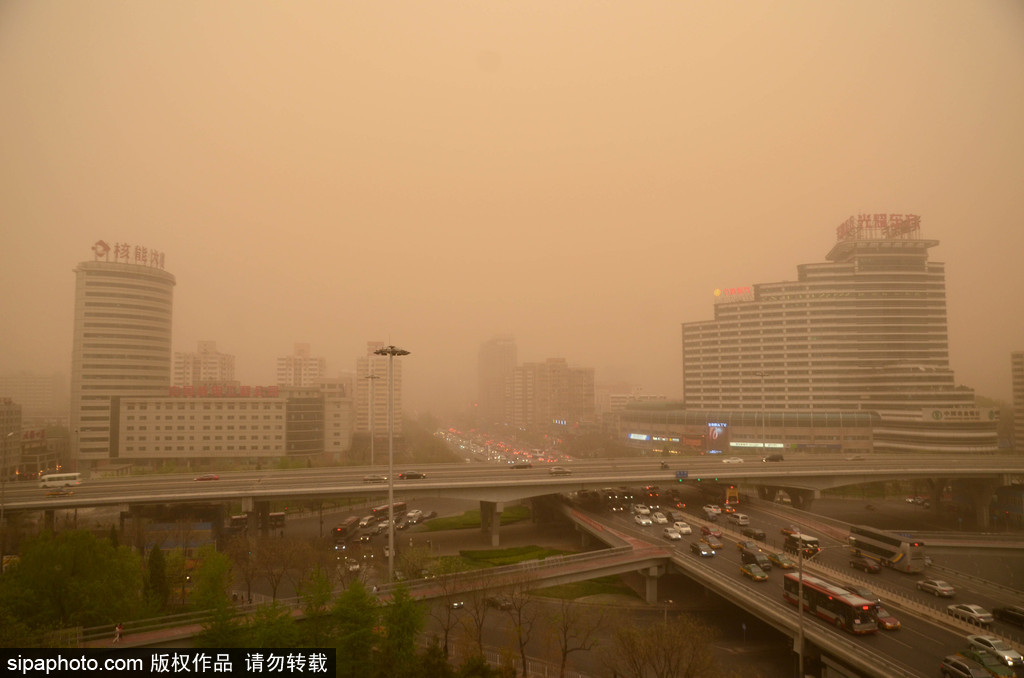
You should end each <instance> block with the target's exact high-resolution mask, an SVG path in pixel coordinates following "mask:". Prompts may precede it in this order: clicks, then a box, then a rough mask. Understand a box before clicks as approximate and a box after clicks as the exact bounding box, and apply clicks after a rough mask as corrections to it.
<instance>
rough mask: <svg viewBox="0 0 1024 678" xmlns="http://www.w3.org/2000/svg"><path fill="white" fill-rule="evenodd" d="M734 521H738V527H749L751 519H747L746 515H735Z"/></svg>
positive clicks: (733, 515)
mask: <svg viewBox="0 0 1024 678" xmlns="http://www.w3.org/2000/svg"><path fill="white" fill-rule="evenodd" d="M732 519H733V520H735V521H736V524H737V525H749V524H750V518H749V517H747V514H746V513H733V514H732Z"/></svg>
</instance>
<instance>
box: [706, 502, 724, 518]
mask: <svg viewBox="0 0 1024 678" xmlns="http://www.w3.org/2000/svg"><path fill="white" fill-rule="evenodd" d="M721 512H722V509H721V507H719V506H718V505H717V504H704V513H713V514H715V515H716V516H717V515H718V514H720V513H721Z"/></svg>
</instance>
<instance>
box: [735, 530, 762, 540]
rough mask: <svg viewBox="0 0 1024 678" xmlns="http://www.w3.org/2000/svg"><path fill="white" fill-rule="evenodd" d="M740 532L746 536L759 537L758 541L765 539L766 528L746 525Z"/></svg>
mask: <svg viewBox="0 0 1024 678" xmlns="http://www.w3.org/2000/svg"><path fill="white" fill-rule="evenodd" d="M740 534H742V535H743V536H744V537H750V538H751V539H757V540H758V541H764V538H765V534H764V530H762V529H761V528H759V527H744V528H743V529H742V530H740Z"/></svg>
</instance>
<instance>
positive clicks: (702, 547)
mask: <svg viewBox="0 0 1024 678" xmlns="http://www.w3.org/2000/svg"><path fill="white" fill-rule="evenodd" d="M690 550H691V551H693V552H694V554H696V555H698V556H701V557H702V558H710V557H711V556H713V555H715V550H714V549H713V548H711V547H710V546H708V545H707V544H705V543H704V542H701V541H695V542H692V543H691V544H690Z"/></svg>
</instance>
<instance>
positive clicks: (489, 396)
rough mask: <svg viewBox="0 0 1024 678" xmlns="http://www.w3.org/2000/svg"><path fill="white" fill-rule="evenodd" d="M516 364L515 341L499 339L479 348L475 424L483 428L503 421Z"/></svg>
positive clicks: (508, 337)
mask: <svg viewBox="0 0 1024 678" xmlns="http://www.w3.org/2000/svg"><path fill="white" fill-rule="evenodd" d="M517 360H518V355H517V349H516V340H515V337H513V336H512V335H510V334H504V335H499V336H496V337H493V338H491V339H488V340H487V341H485V342H484V343H482V344H480V351H479V353H478V356H477V408H476V414H477V419H478V421H479V422H480V423H481V424H482V425H483V426H485V427H487V426H490V425H492V424H494V423H496V422H504V421H505V400H506V395H507V389H509V388H510V386H511V378H512V373H513V372H514V371H515V369H516V362H517Z"/></svg>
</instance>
